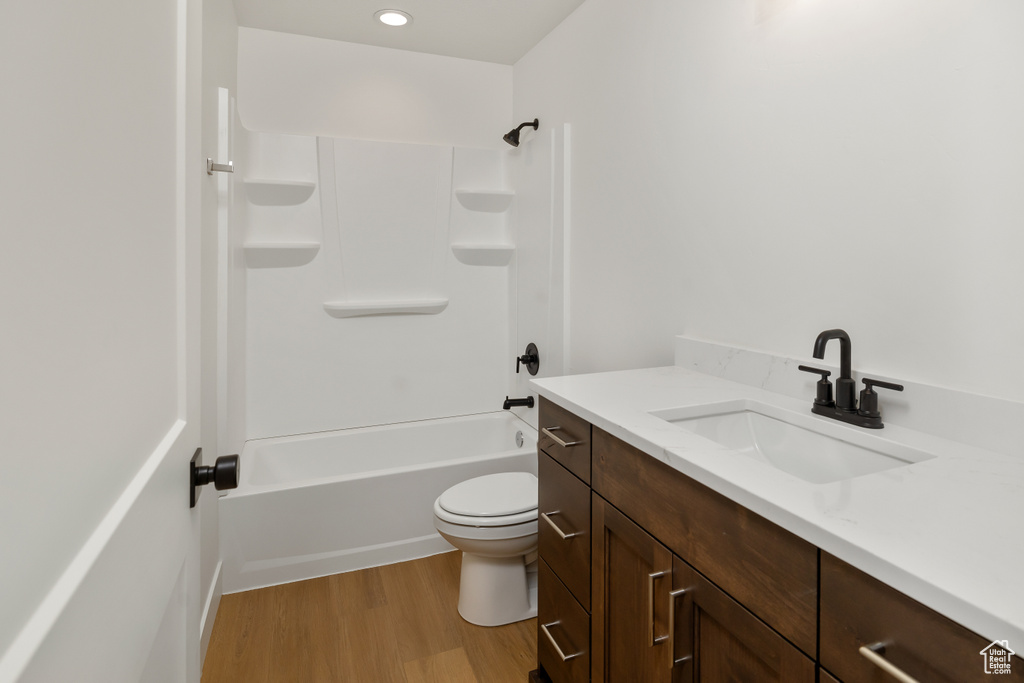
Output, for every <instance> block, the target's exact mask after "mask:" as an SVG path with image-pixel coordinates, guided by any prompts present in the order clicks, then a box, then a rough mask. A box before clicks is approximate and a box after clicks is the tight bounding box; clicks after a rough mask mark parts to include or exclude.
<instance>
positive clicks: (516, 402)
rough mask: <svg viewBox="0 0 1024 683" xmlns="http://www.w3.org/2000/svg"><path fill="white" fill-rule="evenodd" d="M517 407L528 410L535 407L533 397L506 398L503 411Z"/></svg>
mask: <svg viewBox="0 0 1024 683" xmlns="http://www.w3.org/2000/svg"><path fill="white" fill-rule="evenodd" d="M515 406H526V407H527V408H532V407H533V396H527V397H526V398H509V397H508V396H506V397H505V402H504V403H503V404H502V405H501V408H502V410H508V409H509V408H513V407H515Z"/></svg>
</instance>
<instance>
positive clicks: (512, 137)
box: [502, 119, 540, 147]
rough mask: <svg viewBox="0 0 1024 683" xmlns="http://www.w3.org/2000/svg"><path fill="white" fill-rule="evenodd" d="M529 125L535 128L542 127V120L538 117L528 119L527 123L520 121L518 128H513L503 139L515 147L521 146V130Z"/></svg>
mask: <svg viewBox="0 0 1024 683" xmlns="http://www.w3.org/2000/svg"><path fill="white" fill-rule="evenodd" d="M527 126H533V129H534V130H537V128H539V127H540V121H539V120H538V119H534V120H533V121H527V122H526V123H520V124H519V126H518V127H517V128H515V129H513V130H510V131H509V132H507V133H505V137H503V138H502V140H504V141H505V142H507V143H508V144H510V145H512V146H513V147H518V146H519V131H521V130H522V129H523V128H526V127H527Z"/></svg>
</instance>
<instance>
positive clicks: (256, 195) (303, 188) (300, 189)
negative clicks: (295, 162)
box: [245, 178, 316, 206]
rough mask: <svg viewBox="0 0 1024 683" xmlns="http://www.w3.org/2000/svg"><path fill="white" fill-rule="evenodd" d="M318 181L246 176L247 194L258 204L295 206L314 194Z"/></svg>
mask: <svg viewBox="0 0 1024 683" xmlns="http://www.w3.org/2000/svg"><path fill="white" fill-rule="evenodd" d="M315 189H316V183H315V182H313V181H310V180H283V179H270V178H246V179H245V194H246V197H248V198H249V201H250V202H252V203H253V204H256V205H257V206H293V205H295V204H302V203H303V202H305V201H306V200H307V199H309V198H310V197H312V196H313V190H315Z"/></svg>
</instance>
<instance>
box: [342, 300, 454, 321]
mask: <svg viewBox="0 0 1024 683" xmlns="http://www.w3.org/2000/svg"><path fill="white" fill-rule="evenodd" d="M447 307H448V299H447V298H436V299H393V300H386V301H328V302H326V303H324V310H325V311H327V313H329V314H330V315H331V316H333V317H335V318H358V317H363V316H370V315H437V314H438V313H440V312H441V311H443V310H444V309H445V308H447Z"/></svg>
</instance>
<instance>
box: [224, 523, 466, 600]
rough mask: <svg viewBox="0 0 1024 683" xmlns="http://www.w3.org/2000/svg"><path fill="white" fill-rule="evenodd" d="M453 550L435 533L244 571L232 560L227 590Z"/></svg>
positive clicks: (283, 560) (253, 566) (266, 563)
mask: <svg viewBox="0 0 1024 683" xmlns="http://www.w3.org/2000/svg"><path fill="white" fill-rule="evenodd" d="M451 550H454V548H453V547H452V546H451V544H450V543H448V541H446V540H444V539H443V538H441V536H440V535H439V534H438V533H436V532H435V533H433V534H430V535H428V536H421V537H419V538H411V539H404V540H402V541H398V542H396V543H382V544H380V545H375V546H365V547H362V548H351V549H346V550H340V551H336V552H329V553H320V554H316V555H303V556H299V557H286V558H276V559H270V560H260V561H255V562H247V563H245V564H244V565H243V566H242V568H241V570H239V569H237V568H235V567H233V566H232V565H231V562H230V559H229V564H228V566H227V568H226V569H225V570H224V572H225V578H224V591H225V592H226V593H228V594H231V593H240V592H242V591H249V590H255V589H257V588H267V587H269V586H278V585H281V584H284V583H292V582H294V581H306V580H307V579H316V578H319V577H321V576H330V575H331V574H340V573H342V572H351V571H356V570H358V569H368V568H370V567H380V566H382V565H386V564H394V563H396V562H407V561H409V560H418V559H420V558H424V557H430V556H431V555H437V554H439V553H445V552H449V551H451Z"/></svg>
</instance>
